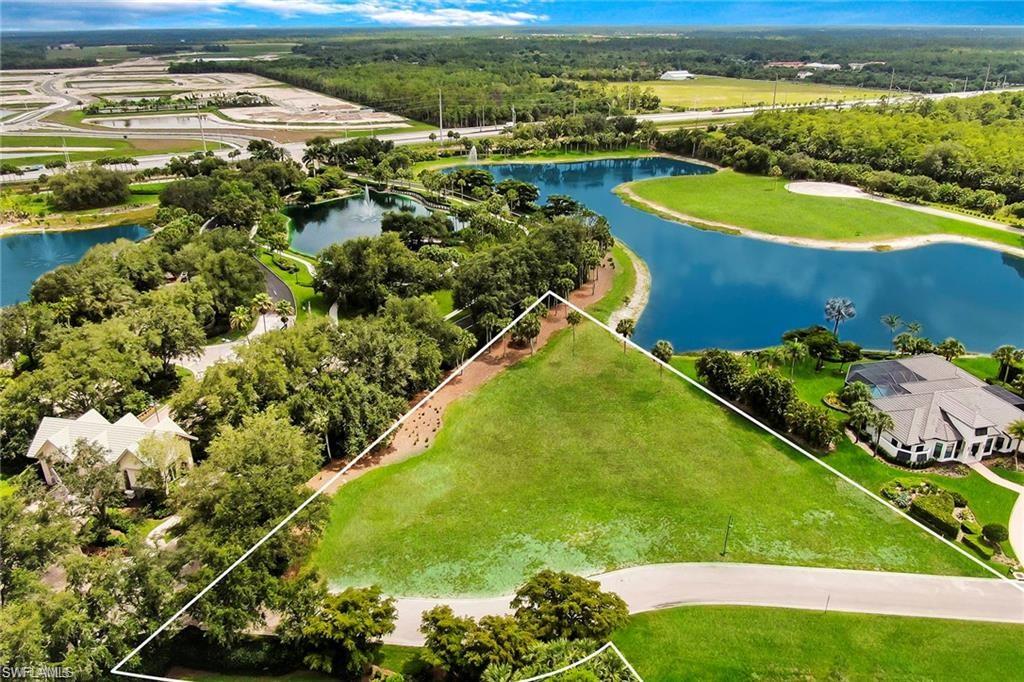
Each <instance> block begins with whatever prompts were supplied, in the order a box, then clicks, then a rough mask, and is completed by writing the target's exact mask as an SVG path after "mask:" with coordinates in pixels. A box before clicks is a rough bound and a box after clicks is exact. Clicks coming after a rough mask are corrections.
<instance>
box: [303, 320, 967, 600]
mask: <svg viewBox="0 0 1024 682" xmlns="http://www.w3.org/2000/svg"><path fill="white" fill-rule="evenodd" d="M730 515H733V517H734V526H733V531H732V535H731V539H730V545H729V554H728V557H727V560H729V561H746V562H763V563H774V564H799V565H808V566H838V567H848V568H865V569H880V570H894V571H911V572H928V573H945V574H972V575H973V574H979V575H980V574H981V573H980V569H979V568H978V567H976V566H974V565H973V564H972V563H970V562H969V561H967V560H966V559H965V558H964V557H961V556H959V555H957V554H956V553H954V552H953V551H951V550H950V549H948V548H947V547H945V546H944V545H942V544H941V543H939V542H938V541H937V540H935V539H933V538H931V537H929V536H927V535H926V534H925V533H923V532H922V531H920V530H919V529H917V528H916V527H914V526H913V525H911V524H910V523H908V522H907V521H905V520H903V519H900V518H899V517H897V516H896V515H895V514H893V513H892V512H891V511H889V510H887V509H885V508H883V507H882V506H881V505H879V504H878V503H877V502H873V501H871V500H870V499H868V498H866V497H865V496H863V494H862V493H860V492H857V491H856V490H854V489H852V488H850V487H849V486H848V484H846V483H843V482H842V481H841V480H839V479H836V478H835V477H833V476H831V475H829V474H828V473H827V472H825V471H824V470H823V469H821V468H820V467H819V466H818V465H817V464H815V463H814V462H812V461H810V460H808V459H806V458H805V457H803V456H801V455H799V454H797V453H795V452H793V451H791V450H790V449H789V448H787V447H785V446H783V445H781V444H780V443H777V442H776V441H774V440H772V439H771V438H769V437H767V436H766V435H765V434H764V433H763V432H762V431H760V430H758V429H756V428H755V427H753V426H751V425H749V424H748V423H747V422H745V421H743V420H741V419H740V418H738V417H735V416H734V415H732V414H731V413H729V412H727V411H725V410H724V409H723V408H722V407H720V406H719V405H717V404H716V403H714V402H712V401H711V400H709V399H708V398H707V397H706V396H704V395H703V394H702V393H699V392H698V391H697V390H696V389H694V388H692V387H690V386H688V385H686V384H684V383H682V382H681V381H680V380H679V379H677V378H672V376H671V375H668V374H666V375H664V376H661V375H660V374H659V372H658V369H657V368H656V367H655V366H654V365H653V364H652V363H651V362H650V361H649V360H646V359H645V358H644V357H643V356H641V355H640V354H638V353H635V352H634V353H623V352H622V347H621V345H620V344H618V343H617V342H616V341H615V340H614V339H612V338H611V337H610V336H609V335H608V334H607V333H605V332H604V331H601V330H599V329H597V328H596V327H594V326H586V325H584V326H582V327H581V328H580V329H579V330H578V331H577V341H576V343H575V353H574V352H573V343H572V339H571V336H570V335H569V334H568V333H562V335H561V336H559V337H558V338H556V339H553V340H552V342H550V343H549V344H548V345H547V346H545V347H544V349H543V350H541V351H539V352H538V353H537V355H536V356H535V357H534V358H532V359H529V360H527V361H525V362H522V363H520V364H518V365H516V366H515V367H513V368H511V369H509V370H507V371H505V372H504V373H502V374H501V375H500V376H498V377H497V378H495V379H493V380H492V381H491V382H489V383H488V384H487V385H486V386H484V387H483V388H482V389H480V390H478V391H477V392H476V393H475V394H472V395H470V396H468V397H466V398H463V399H462V400H460V401H459V402H458V403H456V404H454V405H453V406H452V407H451V408H449V412H448V413H447V414H446V415H445V426H444V427H443V429H442V430H441V432H440V433H439V434H438V436H437V438H436V442H435V444H434V445H433V447H432V448H431V449H430V450H429V451H428V452H427V453H425V454H423V455H421V456H419V457H415V458H412V459H409V460H406V461H405V462H402V463H400V464H396V465H392V466H388V467H383V468H380V469H377V470H374V471H371V472H369V473H368V474H366V475H364V476H362V477H361V478H359V479H356V480H355V481H353V482H352V483H350V484H348V485H346V486H345V487H344V488H343V489H342V490H341V491H340V492H339V493H338V494H337V495H336V496H335V497H334V499H333V500H332V510H331V518H330V522H329V525H328V527H327V530H326V533H325V535H324V539H323V541H322V543H321V545H320V547H319V548H318V549H317V551H316V552H315V555H314V559H313V561H314V563H315V564H316V566H317V567H318V568H320V569H321V571H322V572H323V574H324V575H325V576H327V577H328V578H329V579H330V581H331V583H332V585H333V586H336V587H342V586H346V585H353V584H369V583H377V584H379V585H381V586H382V587H383V588H384V589H385V590H386V591H388V592H389V593H391V594H399V595H447V594H495V593H501V592H506V591H510V590H511V589H512V588H513V587H514V586H515V585H516V584H518V583H520V582H521V581H522V580H523V579H524V578H525V577H526V576H528V575H529V574H532V573H533V572H535V571H537V570H538V569H539V568H541V567H543V566H549V567H552V568H555V569H561V570H570V571H575V572H578V573H592V572H599V571H602V570H607V569H611V568H615V567H621V566H627V565H636V564H646V563H654V562H665V561H720V560H722V557H721V556H720V554H719V553H720V551H721V548H722V540H723V534H724V531H725V527H726V525H727V523H728V520H729V517H730Z"/></svg>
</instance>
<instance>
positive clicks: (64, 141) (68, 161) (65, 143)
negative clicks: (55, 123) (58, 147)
mask: <svg viewBox="0 0 1024 682" xmlns="http://www.w3.org/2000/svg"><path fill="white" fill-rule="evenodd" d="M60 143H61V144H62V145H63V146H64V165H65V166H66V167H67V168H68V169H69V170H70V168H71V156H70V155H69V154H68V141H67V138H65V137H61V138H60Z"/></svg>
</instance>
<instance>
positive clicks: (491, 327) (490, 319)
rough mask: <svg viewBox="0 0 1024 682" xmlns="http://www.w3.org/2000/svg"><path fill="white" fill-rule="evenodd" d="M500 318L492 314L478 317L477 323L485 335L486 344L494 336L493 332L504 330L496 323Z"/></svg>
mask: <svg viewBox="0 0 1024 682" xmlns="http://www.w3.org/2000/svg"><path fill="white" fill-rule="evenodd" d="M499 321H500V318H499V317H498V316H497V315H495V314H494V313H484V314H483V315H481V316H480V319H479V320H478V323H479V324H480V326H481V327H482V328H483V330H484V333H485V334H487V343H490V342H491V338H492V337H493V336H494V332H496V331H497V330H499V329H504V327H502V326H500V325H499V324H498V323H499Z"/></svg>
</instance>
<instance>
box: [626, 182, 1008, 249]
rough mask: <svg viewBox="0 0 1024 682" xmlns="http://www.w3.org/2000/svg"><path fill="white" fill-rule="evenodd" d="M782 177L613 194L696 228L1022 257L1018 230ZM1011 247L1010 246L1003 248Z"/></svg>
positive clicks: (647, 186)
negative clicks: (960, 245) (945, 245)
mask: <svg viewBox="0 0 1024 682" xmlns="http://www.w3.org/2000/svg"><path fill="white" fill-rule="evenodd" d="M787 183H788V181H787V180H785V179H783V178H773V177H765V176H759V175H748V174H744V173H738V172H735V171H732V170H722V171H719V172H718V173H714V174H712V175H695V176H686V177H674V178H657V179H653V180H644V181H642V182H635V183H628V184H625V185H622V186H620V187H618V188H617V189H616V193H617V194H618V195H619V196H620V197H622V199H623V200H625V201H626V202H628V203H629V204H630V205H632V206H634V207H635V208H639V209H641V210H645V211H650V212H653V213H657V214H658V215H660V216H663V217H666V218H670V219H673V220H677V221H680V222H689V223H693V224H694V225H696V226H697V227H707V228H710V229H716V230H721V231H725V232H734V233H740V232H741V233H742V234H744V235H746V236H754V237H757V236H760V235H764V236H765V238H777V239H778V240H780V241H785V242H788V243H796V244H801V243H802V244H806V245H808V246H819V247H824V248H852V249H860V248H876V249H883V248H887V247H892V246H904V247H906V246H913V245H915V244H926V243H929V242H932V241H942V237H944V236H949V237H953V239H951V240H950V241H953V240H955V239H966V240H970V241H971V242H972V243H976V244H986V245H989V244H990V245H992V247H993V248H1002V249H1006V250H1008V251H1013V252H1015V253H1021V254H1024V231H1021V230H1014V229H1013V228H1010V227H1006V229H999V228H995V227H985V226H983V225H978V224H975V223H972V222H970V219H969V218H968V217H966V216H965V217H964V219H958V218H954V217H946V216H941V215H932V214H928V213H922V212H920V211H914V210H911V209H909V208H906V207H902V206H895V205H891V204H884V203H880V202H877V201H872V200H870V199H868V198H861V197H857V198H841V197H828V196H812V195H807V194H799V193H796V192H793V191H790V190H788V189H787V187H786V185H787ZM1007 247H1009V248H1007Z"/></svg>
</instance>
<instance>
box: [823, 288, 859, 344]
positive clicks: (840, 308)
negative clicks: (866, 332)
mask: <svg viewBox="0 0 1024 682" xmlns="http://www.w3.org/2000/svg"><path fill="white" fill-rule="evenodd" d="M856 316H857V307H856V306H855V305H853V301H851V300H850V299H848V298H840V297H833V298H830V299H828V300H827V301H825V319H826V320H828V321H829V322H834V323H835V324H834V325H833V327H832V333H833V334H834V335H835V337H836V338H837V339H838V338H839V325H840V324H841V323H843V322H846V321H847V320H852V319H853V318H855V317H856Z"/></svg>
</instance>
